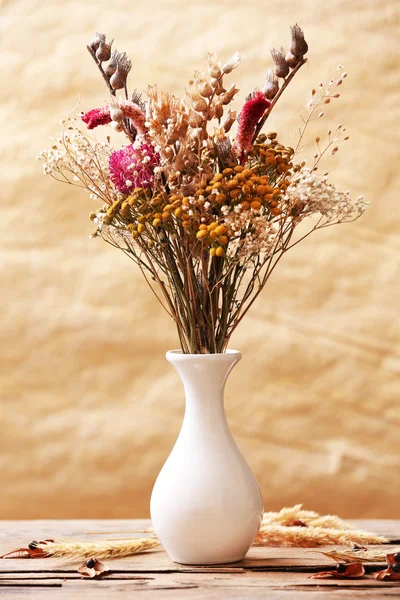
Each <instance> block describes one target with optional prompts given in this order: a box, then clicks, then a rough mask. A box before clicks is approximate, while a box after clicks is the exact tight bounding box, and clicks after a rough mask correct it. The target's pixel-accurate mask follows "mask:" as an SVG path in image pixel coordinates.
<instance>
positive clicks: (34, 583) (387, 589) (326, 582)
mask: <svg viewBox="0 0 400 600" xmlns="http://www.w3.org/2000/svg"><path fill="white" fill-rule="evenodd" d="M353 523H354V525H356V527H358V528H362V529H367V530H370V531H375V532H376V533H380V534H382V535H385V536H386V537H387V538H389V539H390V541H391V543H392V544H395V545H398V546H400V521H393V520H376V521H353ZM149 526H150V521H146V520H78V521H75V520H74V521H0V555H1V554H3V553H5V552H8V551H10V550H13V549H14V548H17V547H26V546H27V544H28V543H29V542H30V541H31V540H33V539H35V540H41V539H46V538H57V537H68V538H72V539H80V540H82V539H84V540H88V541H89V540H91V541H94V540H99V539H112V538H114V539H115V538H119V539H120V538H121V537H126V538H129V537H133V534H129V533H126V532H132V531H135V530H136V531H137V530H140V529H146V528H147V527H149ZM87 532H91V533H87ZM93 532H105V533H93ZM116 532H117V533H116ZM118 532H124V533H118ZM330 548H332V546H331V547H330ZM387 549H388V551H389V547H387ZM104 562H105V564H106V566H107V567H108V568H110V569H111V572H110V573H109V574H108V575H107V576H105V577H104V578H102V579H101V580H96V579H87V578H82V576H81V575H80V574H79V573H78V572H77V570H76V569H77V567H78V566H79V565H78V564H76V563H70V562H67V561H65V560H64V559H54V558H46V559H3V560H0V600H4V599H5V598H10V599H12V600H19V599H25V598H32V599H39V598H40V600H43V599H46V598H48V599H49V600H50V599H51V600H57V599H58V598H68V599H70V598H85V600H91V599H92V598H93V599H96V600H101V599H103V598H108V599H109V598H114V597H115V598H117V599H121V600H122V599H128V598H129V599H130V600H133V599H134V600H145V599H146V600H161V599H162V600H175V599H178V600H181V599H188V600H191V599H192V598H195V599H196V600H197V599H201V600H214V599H219V600H220V599H228V598H232V599H234V600H247V599H248V598H252V599H253V598H255V599H259V598H263V599H265V598H268V600H269V599H271V598H272V599H275V598H276V599H279V600H281V599H282V600H302V599H303V598H306V597H307V598H308V597H311V598H312V599H313V600H319V599H320V600H327V599H328V598H329V599H332V598H334V599H335V600H343V599H349V598H350V597H351V598H352V599H354V598H371V599H374V600H376V599H379V598H386V597H389V596H393V597H395V596H397V597H399V596H400V582H399V583H396V582H388V581H384V582H379V581H376V580H375V579H374V578H373V577H372V575H371V574H369V575H368V576H367V577H365V578H363V579H359V580H349V579H347V580H337V579H322V580H321V579H319V580H318V579H310V578H309V575H310V574H312V573H313V572H316V571H319V570H321V569H323V568H324V567H325V566H327V565H332V564H333V562H332V561H331V560H329V559H327V558H325V557H324V556H323V555H322V554H319V553H318V551H316V550H315V549H311V550H310V549H303V548H262V547H258V548H252V549H251V550H250V551H249V553H248V554H247V556H246V558H245V560H243V561H241V562H238V563H235V564H233V565H225V566H224V565H221V566H212V567H190V566H184V565H178V564H176V563H173V562H172V561H171V560H170V559H169V558H168V556H167V554H166V553H165V552H164V551H163V550H161V549H156V550H153V551H148V552H146V553H143V554H138V555H136V556H132V557H129V558H123V559H118V560H109V561H104ZM381 568H382V567H380V569H381ZM373 570H379V568H378V565H368V566H367V572H369V573H371V572H372V571H373Z"/></svg>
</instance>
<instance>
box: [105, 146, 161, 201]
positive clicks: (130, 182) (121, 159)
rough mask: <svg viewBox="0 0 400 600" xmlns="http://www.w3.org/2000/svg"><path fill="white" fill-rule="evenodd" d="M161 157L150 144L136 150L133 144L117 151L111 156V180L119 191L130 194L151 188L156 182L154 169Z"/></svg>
mask: <svg viewBox="0 0 400 600" xmlns="http://www.w3.org/2000/svg"><path fill="white" fill-rule="evenodd" d="M159 164H160V158H159V155H158V154H157V153H156V152H155V150H154V147H153V146H151V145H150V144H146V143H144V144H141V145H139V146H138V147H137V148H135V147H134V146H133V145H132V144H131V145H129V146H126V147H125V148H122V149H121V150H115V152H113V153H112V154H111V156H110V179H111V181H112V182H113V184H114V185H115V187H116V188H117V190H118V191H120V192H122V193H123V194H130V193H131V192H132V191H133V189H134V188H138V187H143V188H146V187H149V186H150V185H151V184H152V183H153V180H154V168H155V167H157V166H158V165H159Z"/></svg>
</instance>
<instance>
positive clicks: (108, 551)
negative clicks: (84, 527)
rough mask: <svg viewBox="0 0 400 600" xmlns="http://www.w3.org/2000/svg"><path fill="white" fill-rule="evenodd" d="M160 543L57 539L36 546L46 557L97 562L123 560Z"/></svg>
mask: <svg viewBox="0 0 400 600" xmlns="http://www.w3.org/2000/svg"><path fill="white" fill-rule="evenodd" d="M159 545H160V542H159V541H158V539H156V538H137V539H130V540H123V541H120V542H79V541H76V542H75V541H70V540H64V539H59V540H56V541H54V542H46V543H43V544H38V545H37V547H38V548H41V549H42V550H43V552H44V553H45V555H46V556H53V557H55V558H70V559H81V560H83V559H87V558H92V557H95V558H96V559H97V560H105V559H109V558H123V557H124V556H132V554H138V553H140V552H145V550H152V549H153V548H157V546H159Z"/></svg>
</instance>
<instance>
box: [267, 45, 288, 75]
mask: <svg viewBox="0 0 400 600" xmlns="http://www.w3.org/2000/svg"><path fill="white" fill-rule="evenodd" d="M271 56H272V60H273V61H274V71H275V75H276V76H277V77H282V79H284V78H285V77H286V75H288V73H289V65H288V64H287V62H286V58H285V51H284V49H283V48H281V49H280V50H276V48H272V50H271Z"/></svg>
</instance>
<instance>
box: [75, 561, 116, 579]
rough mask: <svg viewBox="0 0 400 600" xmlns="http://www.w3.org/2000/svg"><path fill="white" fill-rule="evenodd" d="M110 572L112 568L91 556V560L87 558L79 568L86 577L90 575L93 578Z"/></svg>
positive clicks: (79, 571)
mask: <svg viewBox="0 0 400 600" xmlns="http://www.w3.org/2000/svg"><path fill="white" fill-rule="evenodd" d="M109 572H110V569H107V567H106V566H105V565H104V563H102V562H100V561H99V560H97V559H96V558H89V560H85V561H84V562H83V563H82V564H81V566H80V567H79V569H78V573H81V574H82V575H85V577H90V578H91V579H93V578H94V577H98V578H100V577H102V576H103V575H107V573H109Z"/></svg>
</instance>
